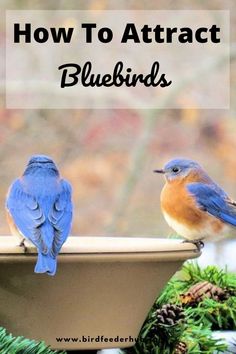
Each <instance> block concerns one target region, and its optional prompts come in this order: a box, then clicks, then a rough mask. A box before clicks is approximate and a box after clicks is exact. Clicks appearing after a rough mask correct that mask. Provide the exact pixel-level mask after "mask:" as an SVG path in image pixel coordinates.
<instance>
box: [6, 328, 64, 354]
mask: <svg viewBox="0 0 236 354" xmlns="http://www.w3.org/2000/svg"><path fill="white" fill-rule="evenodd" d="M0 354H65V352H64V351H53V350H51V349H50V348H49V347H48V346H46V344H45V343H44V342H36V341H34V340H29V339H26V338H24V337H13V336H12V335H11V334H9V333H7V331H6V329H5V328H2V327H0Z"/></svg>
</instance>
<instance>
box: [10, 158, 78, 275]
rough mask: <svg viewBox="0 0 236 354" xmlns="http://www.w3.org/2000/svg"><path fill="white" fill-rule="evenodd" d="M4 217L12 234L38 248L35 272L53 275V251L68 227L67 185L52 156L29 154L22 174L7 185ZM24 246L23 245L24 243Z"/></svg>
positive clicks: (68, 189)
mask: <svg viewBox="0 0 236 354" xmlns="http://www.w3.org/2000/svg"><path fill="white" fill-rule="evenodd" d="M6 209H7V218H8V222H9V226H10V229H11V232H12V234H14V235H18V236H20V237H21V238H23V242H21V245H22V246H24V239H28V240H29V241H31V242H32V243H33V244H34V245H35V246H36V247H37V250H38V259H37V263H36V266H35V269H34V271H35V273H47V274H49V275H54V274H55V273H56V267H57V259H56V257H57V255H58V253H59V252H60V249H61V247H62V245H63V243H64V242H65V241H66V239H67V237H68V234H69V232H70V229H71V221H72V202H71V186H70V184H69V183H68V182H67V181H66V180H64V179H62V178H60V175H59V172H58V169H57V167H56V165H55V163H54V162H53V160H52V159H51V158H49V157H47V156H44V155H35V156H32V157H31V159H30V160H29V162H28V165H27V167H26V169H25V171H24V173H23V175H22V176H21V177H20V178H18V179H16V180H15V181H14V182H13V183H12V185H11V186H10V188H9V192H8V195H7V199H6ZM24 247H25V246H24Z"/></svg>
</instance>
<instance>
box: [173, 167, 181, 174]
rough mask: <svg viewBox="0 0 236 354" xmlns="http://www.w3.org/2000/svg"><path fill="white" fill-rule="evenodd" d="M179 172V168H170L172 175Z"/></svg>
mask: <svg viewBox="0 0 236 354" xmlns="http://www.w3.org/2000/svg"><path fill="white" fill-rule="evenodd" d="M179 171H180V168H179V167H173V168H172V172H174V173H178V172H179Z"/></svg>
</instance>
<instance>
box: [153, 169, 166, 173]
mask: <svg viewBox="0 0 236 354" xmlns="http://www.w3.org/2000/svg"><path fill="white" fill-rule="evenodd" d="M153 172H155V173H165V171H164V170H163V169H162V170H154V171H153Z"/></svg>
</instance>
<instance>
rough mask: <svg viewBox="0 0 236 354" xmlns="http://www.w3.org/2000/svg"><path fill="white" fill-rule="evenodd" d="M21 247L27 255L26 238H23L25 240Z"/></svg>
mask: <svg viewBox="0 0 236 354" xmlns="http://www.w3.org/2000/svg"><path fill="white" fill-rule="evenodd" d="M19 246H20V247H23V249H24V253H27V251H28V249H27V247H26V245H25V238H23V240H22V241H21V243H20V244H19Z"/></svg>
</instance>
